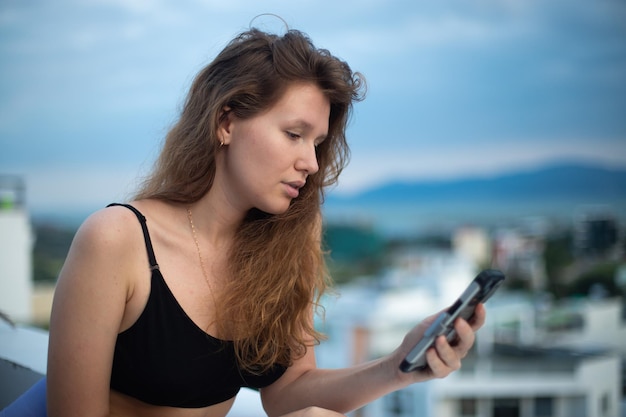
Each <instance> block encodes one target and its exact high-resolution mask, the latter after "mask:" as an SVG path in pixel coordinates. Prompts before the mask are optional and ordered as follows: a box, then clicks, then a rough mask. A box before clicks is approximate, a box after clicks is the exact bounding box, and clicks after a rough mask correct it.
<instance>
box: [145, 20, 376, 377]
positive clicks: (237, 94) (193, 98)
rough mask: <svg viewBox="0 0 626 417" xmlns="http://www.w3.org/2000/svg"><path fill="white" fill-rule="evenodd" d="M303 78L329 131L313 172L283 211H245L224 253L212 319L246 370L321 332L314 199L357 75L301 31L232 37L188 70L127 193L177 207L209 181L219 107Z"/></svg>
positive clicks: (337, 161)
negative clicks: (161, 136) (171, 119)
mask: <svg viewBox="0 0 626 417" xmlns="http://www.w3.org/2000/svg"><path fill="white" fill-rule="evenodd" d="M302 82H307V83H312V84H314V85H316V86H318V87H319V88H320V89H321V91H322V92H323V94H324V95H325V96H326V97H327V99H328V100H329V102H330V118H329V130H328V136H327V138H326V140H324V141H323V142H322V143H321V144H320V145H319V146H318V147H317V160H318V165H319V171H318V172H317V173H316V174H314V175H311V176H309V178H308V179H307V182H306V185H305V186H304V187H303V188H302V189H301V190H300V195H299V197H298V198H296V199H294V200H292V203H291V205H290V207H289V209H288V210H287V211H286V212H285V213H283V214H279V215H270V214H267V213H263V212H261V211H259V210H256V209H253V210H251V211H250V212H249V213H248V215H247V216H246V218H245V220H244V221H243V222H242V224H241V225H240V227H239V229H238V231H237V233H236V236H235V240H234V243H233V246H232V248H231V251H230V253H229V265H230V266H229V267H230V271H229V273H230V276H231V277H232V279H229V280H228V283H227V284H226V288H225V291H224V292H223V293H221V294H223V297H221V298H220V299H219V300H218V301H217V303H218V306H217V309H218V311H219V312H220V315H219V317H220V318H221V321H222V322H221V323H220V325H221V326H222V328H224V329H228V335H229V336H232V339H233V340H234V343H235V350H236V353H237V357H238V360H239V365H240V367H241V368H242V369H245V370H247V371H252V372H263V371H265V370H267V369H269V368H270V367H272V366H273V365H280V366H288V365H290V364H291V362H292V359H293V358H294V357H296V358H297V357H301V356H302V355H304V353H305V352H306V349H307V346H311V345H312V344H317V343H319V341H320V340H321V339H322V337H323V335H322V334H320V333H318V332H317V331H316V330H315V328H314V324H313V320H312V317H311V310H312V308H317V307H319V300H320V297H321V295H322V294H323V293H324V291H325V290H326V289H327V286H328V284H329V282H330V280H329V277H328V273H327V269H326V265H325V261H324V253H323V251H322V247H321V204H322V203H323V200H324V187H326V186H329V185H332V184H334V183H336V181H337V177H338V175H339V173H340V172H341V171H342V169H343V168H344V166H345V165H346V163H347V161H348V158H349V147H348V144H347V142H346V136H345V131H346V126H347V123H348V120H349V117H350V114H351V111H352V104H353V102H355V101H358V100H361V99H362V98H363V97H364V92H365V82H364V79H363V77H362V76H361V75H360V74H359V73H356V72H352V70H351V69H350V67H349V66H348V64H346V63H345V62H343V61H342V60H340V59H338V58H336V57H334V56H333V55H331V54H330V53H329V52H328V51H327V50H324V49H317V48H316V47H315V46H314V45H313V43H312V42H311V40H310V39H309V38H308V37H307V35H305V34H304V33H302V32H299V31H296V30H289V31H287V32H286V33H285V34H284V35H282V36H278V35H274V34H268V33H265V32H262V31H260V30H258V29H254V28H253V29H250V30H248V31H246V32H244V33H241V34H240V35H239V36H237V37H236V38H235V39H233V40H232V41H231V42H230V43H229V44H228V45H227V46H226V47H225V48H224V49H223V50H222V51H221V52H220V53H219V55H218V56H217V57H216V58H215V59H214V60H213V62H211V63H210V64H209V65H208V66H206V67H205V68H204V69H202V70H201V71H200V73H199V74H198V75H197V76H196V78H195V80H194V81H193V84H192V86H191V89H190V91H189V94H188V96H187V99H186V101H185V104H184V107H183V109H182V112H181V115H180V118H179V120H178V121H177V122H176V123H175V124H174V126H173V127H172V129H171V130H170V131H169V133H168V134H167V136H166V140H165V143H164V146H163V149H162V151H161V154H160V156H159V158H158V160H157V162H156V164H155V167H154V170H153V172H152V174H151V175H150V176H149V177H148V178H147V180H146V181H145V182H144V184H143V187H142V188H141V189H140V191H139V192H138V194H137V196H136V198H156V199H162V200H167V201H171V202H176V203H182V204H190V203H193V202H195V201H197V200H199V199H200V198H201V197H202V196H204V195H205V194H206V193H207V191H208V190H209V189H210V188H211V186H212V184H213V180H214V177H215V170H216V165H215V156H216V153H217V152H219V147H220V140H219V138H218V136H217V132H218V127H219V125H220V122H221V121H222V118H223V117H225V116H224V111H223V110H224V108H225V107H229V108H230V109H231V111H232V112H233V113H234V115H235V116H237V117H238V118H241V119H247V118H251V117H253V116H255V115H258V114H259V113H261V112H263V111H265V110H267V109H269V108H270V107H271V106H272V105H274V104H275V103H276V102H277V101H278V100H279V99H280V98H281V96H282V95H283V94H284V92H285V91H286V90H287V88H288V87H289V86H290V85H293V84H294V83H302ZM226 321H227V322H226Z"/></svg>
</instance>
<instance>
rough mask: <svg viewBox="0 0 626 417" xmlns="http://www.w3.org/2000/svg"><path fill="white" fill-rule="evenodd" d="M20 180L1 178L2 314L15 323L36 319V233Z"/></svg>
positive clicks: (0, 255) (0, 270)
mask: <svg viewBox="0 0 626 417" xmlns="http://www.w3.org/2000/svg"><path fill="white" fill-rule="evenodd" d="M24 197H25V186H24V182H23V180H22V179H21V178H19V177H10V176H0V313H2V315H3V316H4V317H5V318H6V319H8V320H10V321H15V322H30V320H31V318H32V302H31V298H32V292H33V281H32V248H33V242H34V239H33V231H32V229H31V225H30V220H29V217H28V213H27V211H26V207H25V198H24Z"/></svg>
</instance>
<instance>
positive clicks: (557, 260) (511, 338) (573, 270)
mask: <svg viewBox="0 0 626 417" xmlns="http://www.w3.org/2000/svg"><path fill="white" fill-rule="evenodd" d="M25 188H26V185H25V184H24V182H23V180H22V179H21V178H19V177H10V176H5V177H0V312H1V313H2V317H3V320H4V321H6V322H10V324H8V325H7V324H6V323H5V324H2V326H0V335H1V337H0V371H1V372H0V385H1V386H2V387H3V390H2V391H3V392H4V393H3V394H2V395H0V408H1V407H2V406H3V405H6V403H7V402H8V401H9V398H8V397H10V396H13V395H15V394H16V393H17V391H19V390H21V389H23V388H24V387H26V386H28V384H30V383H32V381H33V380H34V379H35V378H37V377H38V376H39V377H40V376H41V374H43V373H44V372H45V366H42V365H41V364H40V362H41V360H42V358H38V359H37V360H34V362H37V361H39V362H38V363H39V365H32V366H30V365H29V363H31V359H28V358H27V359H22V358H23V356H21V357H20V358H19V359H15V358H14V357H13V356H11V355H13V353H11V352H12V350H19V351H20V354H23V353H24V352H25V351H28V350H29V349H26V346H25V345H26V344H27V345H28V346H29V348H32V346H31V345H32V342H31V339H29V338H28V337H31V336H32V335H30V336H28V337H27V336H19V337H18V336H17V333H16V329H19V330H21V331H23V332H28V331H31V330H32V331H34V332H35V333H36V336H37V337H39V336H41V335H44V336H45V331H43V332H42V330H39V329H44V330H45V329H46V328H47V324H48V318H49V314H50V307H51V298H52V294H53V291H54V283H55V280H56V276H57V274H58V272H59V270H60V268H61V265H62V263H63V261H64V258H65V255H66V253H67V250H68V248H69V245H70V243H71V239H72V237H73V234H74V232H75V230H76V228H75V227H70V226H68V225H67V224H63V225H60V224H54V223H53V222H50V221H49V220H48V221H38V220H37V219H33V218H32V217H31V214H30V213H29V212H28V210H27V208H26V204H25ZM333 204H335V203H333V202H332V201H329V203H328V206H327V207H326V208H325V218H326V221H325V230H324V242H325V245H326V248H327V250H328V253H329V255H328V264H329V268H330V271H331V274H332V276H333V277H334V279H335V281H336V284H337V287H336V291H335V294H331V295H328V296H326V297H325V299H324V307H325V320H321V319H320V321H319V323H318V326H319V328H320V329H321V330H323V331H324V332H325V333H326V334H327V335H328V340H327V341H325V342H323V343H322V344H321V345H320V346H318V347H317V348H316V349H317V356H318V363H319V366H322V367H332V368H334V367H344V366H349V365H352V364H355V363H359V362H362V361H365V360H369V359H372V358H376V357H379V356H381V355H385V354H388V353H390V352H391V351H393V350H394V349H395V348H396V347H397V346H398V345H399V344H400V343H401V342H402V339H403V337H404V335H405V334H406V333H407V332H408V331H409V330H410V329H411V328H412V327H413V326H414V325H416V324H417V323H418V322H420V321H421V320H422V319H424V318H425V317H427V316H429V315H431V314H433V313H435V312H437V311H439V310H441V309H442V308H445V307H446V306H448V305H450V303H452V302H453V301H454V300H455V299H456V298H457V297H458V296H459V295H460V294H461V292H462V291H463V290H464V288H465V287H466V286H467V285H468V284H469V282H470V281H471V280H472V279H473V278H474V276H475V275H476V274H477V273H478V272H480V270H482V269H484V268H496V269H500V270H502V271H503V272H504V273H505V274H506V276H507V278H506V283H505V286H504V287H503V288H502V289H501V290H499V291H498V293H497V294H496V295H494V297H492V298H491V299H490V300H489V301H488V303H487V305H486V307H487V311H488V321H487V323H486V325H485V326H484V327H483V328H482V329H481V330H480V331H479V333H478V335H477V342H476V344H475V346H474V348H473V349H472V351H471V353H470V355H469V356H468V357H467V358H465V360H464V361H463V367H462V369H461V370H460V371H459V372H456V373H453V374H452V375H450V376H449V377H447V378H445V379H442V380H434V381H430V382H426V383H421V384H415V385H413V386H411V387H408V388H406V389H403V390H401V391H398V392H395V393H393V394H390V395H387V396H385V397H383V398H381V399H380V400H377V401H375V402H373V403H371V404H369V405H367V406H365V407H363V408H362V409H359V410H357V411H355V412H354V413H352V415H353V416H355V417H373V416H376V417H399V416H407V417H408V416H458V417H470V416H485V417H504V416H506V417H515V416H519V417H530V416H536V417H557V416H560V417H578V416H580V417H583V416H588V417H595V416H598V417H617V416H624V415H625V414H624V413H625V407H624V399H625V398H626V314H625V312H626V308H625V300H626V297H625V296H626V238H625V236H626V227H625V224H624V219H623V217H622V216H623V215H624V213H623V212H622V211H621V210H622V209H623V206H620V205H619V204H618V205H617V206H611V205H610V204H603V205H601V206H598V205H570V206H569V209H568V208H567V207H568V206H567V205H564V206H563V207H565V208H562V209H561V213H560V216H559V215H557V216H556V217H555V216H554V215H555V212H554V211H551V212H550V215H546V216H542V215H541V213H540V212H533V213H530V214H529V215H526V216H524V215H519V216H518V215H517V214H516V217H514V218H511V217H509V218H508V219H506V220H505V218H504V217H500V216H496V215H495V214H494V213H490V215H489V216H488V217H489V218H482V219H481V220H477V218H473V220H472V221H467V220H464V218H463V216H458V218H456V219H455V221H449V219H448V221H446V219H445V217H446V214H445V213H444V212H443V211H439V212H437V211H436V210H434V214H433V213H431V215H430V216H426V215H423V213H422V214H421V215H423V216H422V217H421V222H422V223H421V226H420V227H415V228H409V227H408V226H407V228H406V229H405V230H403V229H402V228H401V227H399V226H398V225H401V224H408V223H407V222H403V221H402V219H404V218H407V216H416V214H415V213H416V212H415V211H412V212H410V213H408V214H407V213H404V214H402V215H400V214H398V212H397V211H394V208H392V207H391V206H392V205H390V206H389V208H388V210H387V211H386V213H387V214H386V215H382V216H381V214H380V213H381V211H380V207H381V206H383V207H384V204H378V205H377V206H376V207H377V208H373V207H374V205H372V206H371V207H372V209H371V211H369V213H370V214H369V215H368V214H367V213H368V209H367V205H366V204H365V203H360V206H359V210H356V208H355V209H354V211H352V213H355V214H354V215H350V214H349V213H351V211H350V210H348V211H347V212H346V208H345V207H344V208H342V209H340V208H339V205H337V204H336V205H335V206H333ZM470 206H471V205H470ZM346 207H347V206H346ZM394 207H395V210H397V205H396V206H394ZM468 207H469V206H468ZM456 209H457V210H458V211H460V212H463V211H464V210H466V209H467V211H468V216H469V210H470V209H469V208H467V207H464V206H463V205H457V206H456ZM357 211H358V214H356V213H357ZM346 213H348V214H346ZM437 214H439V215H437ZM402 216H405V217H402ZM496 217H497V221H493V220H494V219H495V218H496ZM384 218H387V223H385V221H384V220H383V219H384ZM468 218H469V217H468ZM490 219H491V220H492V221H489V220H490ZM427 224H430V225H431V227H426V226H425V225H427ZM433 225H436V227H433ZM76 226H77V225H76ZM0 324H1V323H0ZM37 332H39V333H37ZM44 336H42V337H43V338H40V339H37V340H40V342H36V343H35V344H40V345H41V346H39V347H38V348H37V349H35V350H34V352H35V353H31V355H38V356H42V355H43V354H45V347H46V346H45V344H46V343H47V338H45V337H44ZM23 337H26V338H23ZM25 340H28V342H26V341H25ZM16 346H17V348H16ZM7 352H8V353H7ZM31 352H33V351H32V349H31ZM42 352H44V353H42ZM20 361H27V362H28V363H20V367H18V368H19V369H30V371H31V373H32V375H27V376H26V377H24V378H23V380H22V382H20V383H16V381H19V378H16V377H15V369H16V367H15V366H9V365H6V363H11V362H20ZM43 361H44V363H45V358H44V359H43ZM20 372H21V371H20ZM9 381H11V384H10V385H11V390H12V391H10V390H9V389H8V388H7V389H5V388H4V387H9ZM9 391H10V392H9ZM243 397H244V398H246V400H242V401H250V404H249V405H248V406H246V404H243V405H242V404H240V405H239V407H235V408H234V409H233V411H232V412H231V414H229V415H232V416H234V417H237V416H239V417H246V416H250V417H252V416H254V415H257V416H261V415H263V414H262V413H263V411H262V408H260V405H259V403H258V398H255V397H254V396H253V397H252V398H251V399H247V398H248V397H247V396H243ZM3 401H4V403H3ZM238 403H241V401H240V400H239V399H238Z"/></svg>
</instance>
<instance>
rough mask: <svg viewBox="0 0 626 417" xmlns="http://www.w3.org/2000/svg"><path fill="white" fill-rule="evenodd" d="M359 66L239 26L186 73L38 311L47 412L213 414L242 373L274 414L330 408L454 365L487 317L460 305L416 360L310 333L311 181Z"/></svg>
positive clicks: (314, 189)
mask: <svg viewBox="0 0 626 417" xmlns="http://www.w3.org/2000/svg"><path fill="white" fill-rule="evenodd" d="M363 89H364V85H363V80H362V77H361V76H360V75H359V74H358V73H354V72H352V71H351V69H350V67H349V66H348V65H347V64H346V63H345V62H342V61H341V60H339V59H337V58H336V57H334V56H332V55H331V54H330V53H329V52H328V51H325V50H320V49H316V48H315V47H314V45H313V44H312V43H311V41H310V40H309V39H308V38H307V36H306V35H304V34H303V33H301V32H298V31H293V30H291V31H288V32H287V33H286V34H285V35H283V36H276V35H272V34H268V33H264V32H261V31H259V30H256V29H251V30H249V31H247V32H245V33H242V34H241V35H240V36H238V37H237V38H235V39H234V40H233V41H231V42H230V43H229V44H228V45H227V46H226V48H225V49H224V50H223V51H222V52H221V53H220V54H219V55H218V56H217V57H216V58H215V60H214V61H213V62H212V63H210V64H209V65H208V66H207V67H206V68H204V69H203V70H202V71H201V72H200V73H199V75H198V76H197V78H196V79H195V81H194V82H193V85H192V86H191V90H190V92H189V95H188V97H187V100H186V102H185V105H184V108H183V110H182V114H181V116H180V119H179V120H178V122H177V123H176V124H175V125H174V126H173V128H172V129H171V131H170V132H169V134H168V135H167V138H166V141H165V144H164V147H163V150H162V153H161V155H160V157H159V159H158V161H157V163H156V165H155V168H154V171H153V173H152V174H151V176H150V177H149V178H148V179H147V180H146V182H145V183H144V185H143V187H142V189H141V190H140V191H139V193H138V194H137V196H136V198H135V199H134V201H132V202H131V203H130V204H129V205H114V206H111V207H108V208H104V209H102V210H101V211H99V212H97V213H95V214H93V215H92V216H90V217H89V218H88V219H87V220H86V222H85V223H84V224H83V225H82V226H81V228H80V229H79V231H78V233H77V235H76V237H75V240H74V242H73V244H72V248H71V250H70V253H69V255H68V257H67V260H66V263H65V265H64V267H63V270H62V272H61V275H60V277H59V281H58V286H57V290H56V294H55V300H54V306H53V311H52V317H51V324H50V345H49V358H48V374H47V410H48V415H49V416H50V417H61V416H62V417H104V416H139V417H142V416H150V417H155V416H156V417H159V416H168V417H170V416H171V417H213V416H216V417H217V416H225V415H226V414H227V413H228V410H229V409H230V407H231V406H232V404H233V401H234V399H235V396H236V394H237V392H238V391H239V389H240V387H253V388H258V389H260V393H261V399H262V401H263V406H264V408H265V410H266V412H267V414H268V415H269V416H281V415H287V416H294V417H295V416H338V415H342V414H343V413H347V412H349V411H351V410H354V409H356V408H358V407H361V406H363V405H364V404H366V403H368V402H369V401H372V400H374V399H376V398H378V397H380V396H382V395H384V394H386V393H389V392H391V391H393V390H397V389H400V388H402V387H405V386H407V385H409V384H411V383H415V382H418V381H424V380H427V379H430V378H438V377H444V376H446V375H448V374H449V373H450V372H452V371H453V370H456V369H458V368H459V366H460V360H461V358H462V357H463V356H465V354H466V353H467V351H468V350H469V348H470V347H471V345H472V344H473V342H474V331H476V330H477V329H478V328H479V327H480V326H481V325H482V323H483V321H484V315H485V313H484V309H483V308H482V306H481V307H480V308H479V309H478V313H477V318H476V320H474V322H473V323H470V324H468V323H466V322H465V321H463V320H459V321H458V322H457V323H456V330H457V332H458V334H459V336H460V342H459V343H458V344H457V345H455V346H450V345H449V344H448V343H447V342H446V340H445V338H444V337H441V338H440V339H439V340H437V344H436V348H435V349H431V350H430V351H429V353H428V364H429V369H428V371H421V372H413V373H408V374H406V373H402V372H401V371H400V370H399V368H398V366H399V364H400V362H401V361H402V359H403V357H404V355H405V354H406V353H407V352H408V351H409V350H410V349H411V347H412V345H413V344H414V343H415V342H416V341H417V340H418V339H419V336H420V335H421V334H422V333H423V332H424V330H425V328H426V327H427V325H428V323H429V321H428V320H426V321H425V322H423V323H421V324H420V325H418V326H417V327H416V328H415V329H413V330H412V331H411V332H410V333H409V334H408V335H407V336H406V338H405V340H404V342H403V343H402V345H401V346H400V347H399V348H398V349H397V350H396V351H394V352H393V353H392V354H390V355H388V356H386V357H383V358H380V359H378V360H375V361H372V362H369V363H365V364H362V365H359V366H355V367H352V368H347V369H334V370H323V369H318V368H317V367H316V364H315V353H314V349H313V346H314V345H315V344H316V343H318V342H319V341H320V340H321V337H322V336H321V335H320V334H319V333H318V332H317V331H316V330H315V329H314V327H313V314H314V312H315V309H316V307H317V306H318V301H319V297H320V296H321V295H322V294H323V292H324V290H325V289H326V287H327V285H328V282H329V281H328V276H327V271H326V268H325V264H324V257H323V253H322V248H321V214H320V205H321V202H322V200H323V195H324V187H326V186H327V185H330V184H333V183H334V182H335V181H336V180H337V176H338V175H339V173H340V172H341V170H342V168H343V167H344V165H345V163H346V160H347V157H348V146H347V143H346V138H345V130H346V124H347V121H348V118H349V115H350V112H351V109H352V104H353V102H354V101H356V100H360V99H361V98H362V94H363Z"/></svg>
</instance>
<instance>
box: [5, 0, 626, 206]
mask: <svg viewBox="0 0 626 417" xmlns="http://www.w3.org/2000/svg"><path fill="white" fill-rule="evenodd" d="M264 13H273V14H276V15H279V16H281V17H282V19H284V20H285V21H286V22H287V23H288V25H289V27H291V28H294V29H298V30H301V31H303V32H305V33H307V34H308V35H309V36H310V37H311V38H312V40H313V42H314V43H315V44H316V46H318V47H321V48H326V49H329V50H330V51H331V52H332V53H333V54H334V55H336V56H338V57H340V58H342V59H344V60H346V61H347V62H348V63H349V64H350V66H351V68H352V69H353V70H355V71H359V72H361V73H362V74H363V75H364V76H365V78H366V80H367V84H368V94H367V98H366V100H365V101H363V102H361V103H357V104H356V106H355V111H354V114H353V118H352V120H351V123H350V127H349V130H348V140H349V143H350V145H351V149H352V158H351V162H350V165H349V166H348V168H347V169H346V170H345V171H344V173H343V174H342V177H341V179H340V182H339V185H338V187H337V188H336V190H335V191H334V192H336V193H354V192H357V191H359V190H362V189H364V188H367V187H370V186H373V185H377V184H380V183H383V182H385V181H389V180H392V179H405V180H406V179H408V180H421V179H441V178H453V177H463V176H469V175H491V174H494V173H499V172H504V171H509V170H512V169H518V168H526V167H532V166H537V165H541V164H545V163H547V162H551V161H555V160H584V161H592V162H596V163H600V164H603V165H607V166H617V167H626V2H624V1H623V0H594V1H589V0H472V1H467V0H437V1H426V0H406V1H403V0H401V1H392V0H388V1H384V0H359V1H353V0H342V1H332V2H331V1H326V0H317V1H313V0H301V1H298V2H296V1H277V0H269V1H263V2H260V1H252V0H229V1H223V0H222V1H216V0H206V1H201V0H194V1H192V0H181V1H174V0H170V1H166V0H158V1H148V0H133V1H126V0H112V1H104V0H85V1H79V0H55V1H54V2H49V1H44V0H30V1H23V0H3V1H2V2H0V75H1V76H0V174H11V175H19V176H22V177H23V178H24V179H25V181H26V187H27V203H28V205H29V207H31V208H32V209H33V210H35V211H36V210H44V209H45V210H48V211H53V210H65V209H67V208H68V207H71V208H78V207H80V208H99V207H101V206H103V205H105V204H107V203H108V202H111V201H120V200H125V199H127V198H128V196H129V195H130V194H131V193H132V191H133V190H134V189H135V188H134V187H135V186H136V182H137V179H138V178H139V177H140V176H141V174H142V173H145V172H147V171H148V170H149V169H150V166H151V164H152V162H153V160H154V158H155V157H156V155H157V154H158V151H159V147H160V144H161V141H162V139H163V137H164V136H165V134H166V132H167V130H168V128H169V126H171V124H172V123H173V122H174V121H175V120H176V117H177V115H178V112H179V109H180V106H181V104H182V102H183V100H184V97H185V95H186V92H187V89H188V88H189V85H190V83H191V81H192V79H193V77H194V76H195V74H196V73H197V72H198V71H199V70H200V69H201V68H202V67H203V66H204V65H206V64H208V63H209V62H210V60H211V59H212V58H213V57H214V56H215V55H216V54H217V53H218V52H219V50H221V49H222V48H223V47H224V46H225V44H226V43H227V42H228V41H229V40H230V39H231V38H232V37H234V36H235V35H236V34H237V33H239V32H241V31H243V30H246V29H247V28H248V27H249V26H250V22H251V21H252V20H253V18H255V16H258V15H260V14H264ZM253 24H254V25H255V26H257V27H260V28H261V29H266V30H269V31H273V32H279V33H280V32H282V31H284V25H283V23H282V21H280V20H279V19H277V18H274V17H271V16H261V17H258V18H256V19H255V20H254V21H253Z"/></svg>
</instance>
